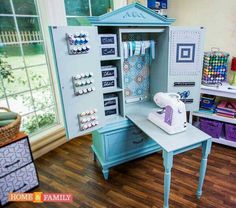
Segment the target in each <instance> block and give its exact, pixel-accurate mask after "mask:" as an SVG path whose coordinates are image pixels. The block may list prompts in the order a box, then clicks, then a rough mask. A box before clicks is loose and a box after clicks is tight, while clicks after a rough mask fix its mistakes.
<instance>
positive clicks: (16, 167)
mask: <svg viewBox="0 0 236 208" xmlns="http://www.w3.org/2000/svg"><path fill="white" fill-rule="evenodd" d="M38 185H39V180H38V175H37V171H36V168H35V165H34V162H33V158H32V153H31V149H30V145H29V139H28V136H27V135H25V134H23V133H19V135H17V137H16V139H15V140H14V141H13V142H11V143H8V144H5V145H4V146H0V206H3V205H5V204H6V203H7V202H8V194H9V193H10V192H27V191H29V190H31V189H33V188H35V187H37V186H38Z"/></svg>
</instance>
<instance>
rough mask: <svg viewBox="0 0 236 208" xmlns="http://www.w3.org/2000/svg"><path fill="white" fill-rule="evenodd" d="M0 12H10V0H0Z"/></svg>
mask: <svg viewBox="0 0 236 208" xmlns="http://www.w3.org/2000/svg"><path fill="white" fill-rule="evenodd" d="M0 4H1V6H0V14H12V10H11V4H10V0H0Z"/></svg>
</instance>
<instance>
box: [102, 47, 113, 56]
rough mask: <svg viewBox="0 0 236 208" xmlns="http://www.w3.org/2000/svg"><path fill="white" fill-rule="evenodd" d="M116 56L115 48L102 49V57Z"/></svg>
mask: <svg viewBox="0 0 236 208" xmlns="http://www.w3.org/2000/svg"><path fill="white" fill-rule="evenodd" d="M109 55H116V49H115V48H114V47H113V48H102V56H109Z"/></svg>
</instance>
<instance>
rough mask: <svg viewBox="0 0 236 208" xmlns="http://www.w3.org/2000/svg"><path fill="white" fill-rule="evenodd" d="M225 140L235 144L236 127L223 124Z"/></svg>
mask: <svg viewBox="0 0 236 208" xmlns="http://www.w3.org/2000/svg"><path fill="white" fill-rule="evenodd" d="M225 139H227V140H230V141H235V142H236V125H233V124H228V123H226V124H225Z"/></svg>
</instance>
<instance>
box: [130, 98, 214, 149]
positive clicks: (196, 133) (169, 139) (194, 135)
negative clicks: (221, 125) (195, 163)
mask: <svg viewBox="0 0 236 208" xmlns="http://www.w3.org/2000/svg"><path fill="white" fill-rule="evenodd" d="M156 107H157V106H156V105H155V104H154V103H152V102H143V103H139V104H136V105H135V106H134V105H133V106H132V108H130V109H132V110H129V108H128V111H127V113H126V116H127V117H128V118H129V119H130V120H131V121H132V122H133V123H134V124H135V125H136V126H137V127H139V128H140V129H141V130H142V131H143V132H144V133H145V134H147V135H148V136H149V137H150V138H152V139H153V140H155V141H156V142H157V143H158V144H159V145H160V146H161V147H162V148H163V149H165V150H166V151H167V152H171V151H176V150H179V149H182V148H186V147H189V146H192V145H195V144H198V143H200V142H203V141H206V140H208V139H210V138H211V136H209V135H208V134H206V133H204V132H203V131H201V130H199V129H198V128H196V127H194V126H192V125H191V124H189V123H188V124H187V129H186V130H185V131H184V132H181V133H178V134H173V135H170V134H168V133H166V132H165V131H163V130H162V129H161V128H159V127H158V126H156V125H155V124H153V123H152V122H151V121H149V120H148V119H147V117H148V113H149V112H151V111H152V110H153V109H155V108H156Z"/></svg>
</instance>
